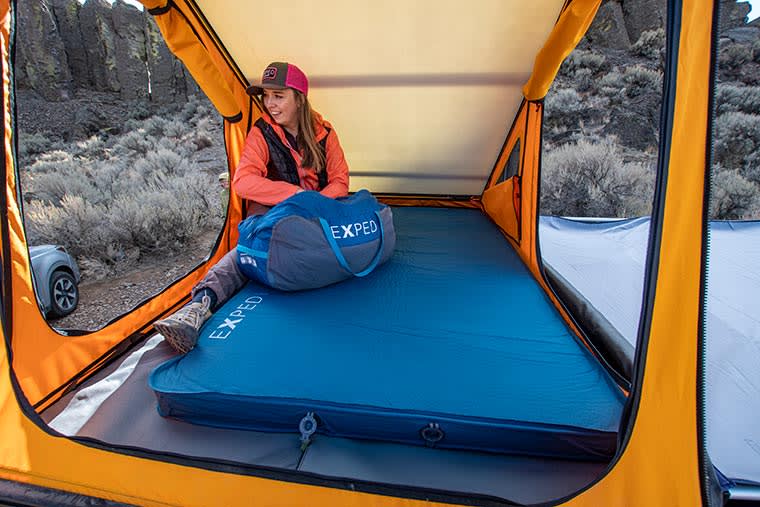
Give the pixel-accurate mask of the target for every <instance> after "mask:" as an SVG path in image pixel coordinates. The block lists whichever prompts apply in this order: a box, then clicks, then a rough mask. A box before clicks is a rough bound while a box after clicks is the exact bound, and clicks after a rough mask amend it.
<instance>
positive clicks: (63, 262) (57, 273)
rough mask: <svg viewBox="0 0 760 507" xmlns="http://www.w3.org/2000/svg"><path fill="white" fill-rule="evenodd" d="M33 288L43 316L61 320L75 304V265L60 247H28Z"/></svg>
mask: <svg viewBox="0 0 760 507" xmlns="http://www.w3.org/2000/svg"><path fill="white" fill-rule="evenodd" d="M29 256H30V257H31V260H32V271H33V272H34V286H35V289H36V292H37V300H38V301H39V304H40V306H41V308H42V312H43V313H44V314H45V316H47V317H51V318H58V317H64V316H66V315H68V314H70V313H71V312H73V311H74V310H75V309H76V307H77V305H78V304H79V286H78V285H79V280H80V278H81V276H80V274H79V266H77V263H76V261H75V260H74V258H73V257H72V256H71V255H69V254H68V252H66V249H65V248H63V247H62V246H56V245H40V246H32V247H29Z"/></svg>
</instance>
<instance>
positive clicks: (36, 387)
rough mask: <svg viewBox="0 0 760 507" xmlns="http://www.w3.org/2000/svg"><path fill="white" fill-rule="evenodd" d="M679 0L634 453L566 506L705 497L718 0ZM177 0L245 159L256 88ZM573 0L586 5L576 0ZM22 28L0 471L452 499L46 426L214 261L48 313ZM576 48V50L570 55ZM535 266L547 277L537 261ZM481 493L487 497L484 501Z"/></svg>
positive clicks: (220, 499)
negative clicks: (38, 297)
mask: <svg viewBox="0 0 760 507" xmlns="http://www.w3.org/2000/svg"><path fill="white" fill-rule="evenodd" d="M671 3H672V8H671V13H669V16H668V17H669V23H670V24H671V27H670V34H671V35H672V36H673V37H674V38H675V39H674V42H675V43H674V44H672V48H671V49H672V51H671V52H670V53H669V58H670V59H671V60H670V61H669V68H668V71H669V73H668V76H667V77H666V94H665V96H666V99H667V102H666V104H665V105H664V110H665V111H667V113H666V114H665V117H666V119H665V122H664V123H665V127H664V130H663V135H662V136H661V143H662V146H663V149H661V153H660V156H661V164H660V165H661V174H660V180H659V181H660V184H659V187H658V191H657V198H658V201H657V205H656V207H655V213H654V216H653V222H652V223H653V226H652V230H653V232H652V242H651V245H650V247H651V254H650V256H651V262H652V264H651V269H650V270H649V271H648V279H647V285H646V290H645V293H646V302H645V310H644V317H643V320H642V322H643V324H642V326H641V336H640V347H639V357H638V359H637V362H636V365H635V372H634V391H633V393H632V407H631V408H632V412H631V413H632V416H631V420H630V422H629V425H628V426H627V430H626V431H625V432H624V434H623V435H622V442H623V449H622V454H621V455H620V457H619V459H618V460H616V461H615V462H614V463H612V464H611V465H610V470H609V472H608V473H607V474H606V475H605V476H604V477H603V478H601V479H600V480H599V481H598V482H596V483H595V484H593V485H590V486H589V487H588V488H587V489H586V490H585V491H583V492H582V493H581V494H579V495H578V496H575V497H573V498H568V499H566V504H567V505H577V506H597V505H663V506H670V505H697V504H699V503H700V502H701V493H700V454H699V446H700V445H701V444H700V435H699V431H698V423H699V420H698V408H697V387H696V386H697V364H698V344H699V337H700V329H699V322H700V311H701V300H702V292H701V286H700V280H701V261H702V254H703V245H702V238H703V194H704V182H705V169H706V155H705V154H706V152H707V146H706V143H707V138H706V132H707V131H708V128H707V127H708V107H707V106H708V98H709V83H710V60H709V58H707V55H709V54H711V51H710V49H711V46H710V43H711V28H712V7H713V6H712V3H711V2H708V1H707V0H684V1H683V2H675V1H674V2H671ZM245 4H246V5H249V3H248V2H245ZM589 4H593V3H592V2H589V3H586V2H579V3H577V5H578V6H585V7H587V8H588V9H592V8H595V7H596V4H593V5H589ZM173 5H174V7H173V8H176V9H179V10H181V11H182V12H183V13H184V14H185V17H186V18H187V19H188V20H189V22H190V23H191V24H192V26H193V27H194V28H195V29H196V31H197V32H198V33H199V34H200V36H201V38H202V40H203V42H204V45H205V47H206V48H208V51H209V55H210V56H211V61H212V62H213V63H214V66H215V67H216V70H217V71H218V72H219V73H220V75H221V76H222V77H223V79H224V80H225V81H226V82H227V83H228V86H229V91H230V93H231V94H232V96H233V97H235V100H236V101H238V102H239V104H240V105H241V111H242V112H243V118H242V120H241V121H239V122H237V123H234V124H229V123H227V124H226V127H225V131H226V134H227V143H228V150H229V157H230V161H231V163H232V164H233V165H234V161H235V160H236V159H237V157H238V156H239V150H240V146H241V144H242V140H243V135H244V129H245V127H246V126H247V125H248V119H249V118H248V116H249V115H250V114H251V113H250V109H249V105H250V104H249V103H246V102H242V101H241V99H245V100H247V99H246V98H244V97H242V95H241V94H240V91H241V89H242V86H243V84H242V83H240V76H239V74H238V72H237V71H236V70H235V69H234V68H233V67H232V66H231V65H230V64H229V62H228V60H227V58H226V57H225V56H224V54H223V52H222V51H221V50H220V49H219V47H218V46H217V45H216V43H215V42H214V40H213V39H212V38H211V36H210V35H209V34H208V32H206V31H205V28H204V24H203V23H202V22H201V21H199V20H198V18H197V17H195V16H194V15H193V12H194V10H193V9H194V5H193V6H191V5H190V4H189V3H187V2H185V1H183V0H177V1H176V2H173ZM571 5H573V6H575V5H576V2H572V3H571ZM254 10H255V12H253V11H254ZM260 11H261V8H260V7H255V8H254V7H250V11H246V10H243V11H241V12H235V15H236V16H240V17H241V18H244V19H245V21H246V23H248V24H249V25H251V24H252V23H253V22H254V20H255V19H256V15H258V14H259V13H260ZM584 12H588V11H584ZM10 29H11V2H10V1H9V0H0V36H1V38H2V40H1V41H0V42H1V46H0V51H2V55H1V56H2V79H3V112H4V115H3V128H4V150H5V152H4V162H5V166H4V171H5V172H4V175H5V180H6V192H5V199H6V201H7V203H6V204H7V206H6V207H4V209H5V210H6V214H5V215H4V216H3V217H2V222H1V223H0V226H2V246H3V249H2V258H3V266H4V275H3V293H2V296H3V338H4V343H5V347H3V348H1V349H0V435H2V439H3V445H2V446H0V478H2V479H7V480H13V481H19V482H22V483H30V484H36V485H40V486H44V487H49V488H56V489H62V490H67V491H73V492H77V493H82V494H86V495H92V496H97V497H102V498H106V499H110V500H114V501H121V502H127V503H134V504H142V505H167V504H171V505H180V504H181V505H189V506H192V505H198V506H202V505H239V504H241V503H242V504H245V503H250V504H257V503H260V504H267V505H314V506H320V505H324V506H327V505H376V506H391V505H396V506H401V505H404V506H407V507H408V506H416V505H419V506H422V505H425V506H430V505H444V504H443V503H436V502H435V501H434V500H435V499H440V500H451V498H448V497H446V495H445V494H441V496H436V495H437V494H436V493H434V492H429V491H424V492H423V491H414V490H408V489H403V488H392V487H387V486H382V485H372V484H360V483H355V482H352V481H341V480H339V479H330V478H325V477H316V476H310V475H304V474H297V473H287V472H282V471H273V470H265V469H259V468H255V467H249V468H245V469H242V468H238V467H235V466H234V465H231V464H215V463H208V462H200V461H194V460H192V459H190V458H186V457H178V456H166V455H156V454H155V453H149V452H145V451H141V450H135V449H112V448H107V446H104V445H101V444H99V443H97V442H89V443H84V442H78V441H73V440H70V439H66V438H62V437H58V436H56V435H53V434H51V433H48V432H47V431H46V430H43V426H42V425H41V424H38V421H37V418H36V416H35V415H34V411H33V410H32V409H31V407H30V405H29V402H31V403H36V402H38V401H39V400H41V399H43V398H44V397H45V396H46V395H47V394H48V393H50V392H51V391H54V390H55V389H56V388H57V387H58V386H60V385H62V384H63V383H65V382H66V381H67V380H68V379H70V378H71V377H72V376H74V375H76V374H77V372H79V371H81V370H82V369H83V368H85V367H87V366H88V365H90V364H92V363H93V362H95V361H97V360H98V359H99V358H101V357H103V356H104V355H105V354H107V353H108V351H109V350H110V349H112V348H113V347H115V346H116V345H117V344H119V343H121V342H123V341H124V339H125V337H127V336H130V335H132V334H134V333H137V332H139V331H140V330H142V329H143V328H144V327H145V325H146V323H149V322H151V321H152V320H153V319H155V318H156V317H157V316H159V315H161V314H162V313H163V312H165V311H167V309H168V307H170V306H172V305H174V304H176V303H177V302H178V301H180V300H181V299H182V298H183V297H184V295H185V294H186V293H187V292H188V291H189V289H190V287H191V286H192V284H193V283H194V282H195V281H196V280H197V279H198V278H199V277H200V276H201V274H202V272H203V269H204V268H203V267H200V268H199V269H197V270H196V271H195V272H193V273H192V274H191V275H190V276H188V277H187V278H186V279H184V280H182V281H181V282H179V283H177V284H176V285H174V286H173V287H171V288H170V289H168V290H167V291H166V292H165V293H164V294H162V295H161V296H160V297H157V298H154V299H153V300H151V301H149V302H147V303H146V304H144V305H142V306H141V307H140V308H138V309H136V310H135V311H134V312H132V314H130V315H128V316H126V317H125V318H123V319H121V320H119V321H117V322H115V323H113V324H111V325H109V326H107V327H106V328H104V329H103V330H101V331H99V332H97V333H93V334H91V335H88V336H83V337H63V336H61V335H58V334H57V333H55V332H54V331H53V330H51V329H50V328H49V327H48V326H47V324H46V323H45V322H44V320H43V319H42V317H41V316H40V314H39V310H38V309H37V305H36V302H35V298H34V294H33V293H32V288H31V281H30V276H29V260H28V255H27V251H26V243H25V237H24V233H23V227H22V223H21V214H20V210H19V207H18V204H17V202H16V199H17V192H16V190H17V189H16V176H15V171H14V165H13V164H14V161H13V158H12V157H11V153H12V149H11V148H12V145H13V142H14V140H13V134H12V130H11V128H12V124H11V122H12V119H11V104H10V102H9V92H10V90H11V74H10V72H9V62H10V58H9V41H10ZM255 35H256V34H255V32H254V31H253V30H251V31H249V32H247V33H246V36H247V37H249V38H251V39H253V38H255ZM165 36H166V37H167V38H169V39H171V37H172V34H171V33H165ZM389 44H395V45H396V46H395V47H401V43H400V42H399V41H392V40H390V38H389ZM562 53H564V51H560V52H559V53H557V54H562ZM539 65H540V64H539ZM540 70H541V69H538V71H540ZM550 74H551V72H550ZM516 107H517V106H515V109H516ZM528 107H530V108H533V110H532V111H531V110H528V111H527V112H526V115H525V118H526V120H525V121H526V124H527V132H528V134H527V137H526V138H525V147H524V148H523V149H524V150H526V152H525V153H526V155H525V157H524V158H525V161H524V162H523V168H522V171H523V172H522V182H523V186H522V194H521V207H520V212H521V213H522V216H521V218H520V219H521V231H520V244H519V249H520V251H521V253H522V254H523V255H524V257H525V258H527V259H529V260H530V263H529V264H530V265H531V266H533V267H535V266H537V261H536V248H535V235H536V231H537V226H536V213H535V211H536V199H537V196H536V191H537V188H538V184H537V181H538V170H537V169H538V161H539V159H538V154H539V146H540V144H539V143H540V125H541V115H540V104H539V103H532V102H529V103H528ZM254 114H255V113H254ZM409 135H413V132H412V133H410V134H409ZM531 135H532V136H533V137H532V138H531V137H530V136H531ZM482 169H483V168H479V169H478V171H480V170H482ZM489 169H490V168H489ZM528 181H529V182H530V183H529V184H528V183H526V182H528ZM239 211H240V210H239V209H237V208H236V209H233V213H232V215H231V217H230V218H228V226H230V225H231V223H233V221H234V220H235V219H236V218H239ZM231 234H232V232H229V231H228V232H226V233H225V239H224V240H223V243H222V245H223V247H226V246H228V245H229V239H230V236H231ZM223 249H224V248H222V249H220V251H219V252H218V253H217V254H216V256H218V255H219V254H220V253H221V251H222V250H223ZM213 260H214V259H212V261H213ZM535 273H536V275H537V276H538V272H537V271H535ZM11 362H12V364H13V368H12V369H11ZM20 388H21V389H20ZM425 498H428V499H432V500H425ZM473 501H474V502H475V503H478V501H479V500H477V499H475V500H473ZM468 503H469V502H468Z"/></svg>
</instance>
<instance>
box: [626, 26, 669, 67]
mask: <svg viewBox="0 0 760 507" xmlns="http://www.w3.org/2000/svg"><path fill="white" fill-rule="evenodd" d="M664 49H665V30H664V29H662V28H657V29H656V30H645V31H643V32H641V36H639V40H637V41H636V43H635V44H634V45H633V46H631V52H632V53H633V54H635V55H638V56H643V57H644V58H649V59H650V60H659V59H660V55H661V54H662V52H663V50H664Z"/></svg>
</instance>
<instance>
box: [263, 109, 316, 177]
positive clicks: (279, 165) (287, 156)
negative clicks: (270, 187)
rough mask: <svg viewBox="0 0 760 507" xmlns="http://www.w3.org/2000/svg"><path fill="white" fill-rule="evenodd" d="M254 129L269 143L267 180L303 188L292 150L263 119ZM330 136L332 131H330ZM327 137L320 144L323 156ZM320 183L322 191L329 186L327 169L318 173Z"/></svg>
mask: <svg viewBox="0 0 760 507" xmlns="http://www.w3.org/2000/svg"><path fill="white" fill-rule="evenodd" d="M253 126H254V127H258V129H259V130H260V131H261V133H262V134H263V135H264V140H265V141H266V142H267V147H268V148H269V162H268V163H267V178H268V179H270V180H272V181H286V182H288V183H292V184H293V185H296V186H299V187H300V186H301V178H299V177H298V167H297V166H296V161H295V159H294V158H293V155H292V154H291V153H290V148H288V147H287V146H285V144H284V143H283V142H282V140H281V139H280V137H279V136H278V135H277V132H275V131H274V129H273V128H272V126H271V125H270V124H269V123H267V122H266V121H264V119H263V118H259V119H258V120H256V123H254V124H253ZM327 133H328V134H329V133H330V131H329V130H328V131H327ZM326 145H327V136H325V137H324V139H322V140H321V141H320V142H319V149H320V150H322V154H325V153H326ZM317 178H318V181H319V190H322V189H323V188H325V187H326V186H327V169H325V170H323V171H321V172H319V173H317Z"/></svg>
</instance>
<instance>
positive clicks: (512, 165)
mask: <svg viewBox="0 0 760 507" xmlns="http://www.w3.org/2000/svg"><path fill="white" fill-rule="evenodd" d="M519 171H520V139H518V140H517V141H516V142H515V146H514V148H512V152H511V153H510V154H509V158H508V159H507V163H506V165H505V166H504V169H503V170H502V171H501V175H500V176H499V179H498V180H497V181H496V184H499V183H504V182H505V181H507V180H508V179H510V178H512V177H514V176H517V175H518V173H519Z"/></svg>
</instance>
